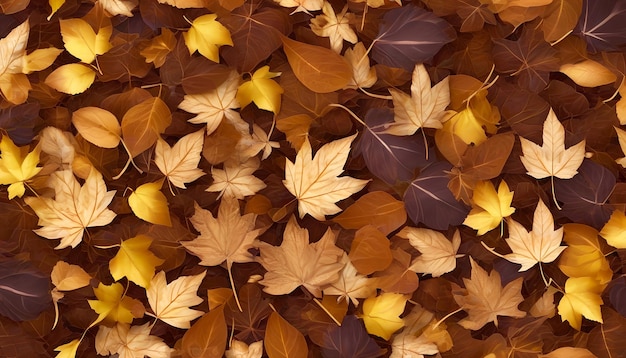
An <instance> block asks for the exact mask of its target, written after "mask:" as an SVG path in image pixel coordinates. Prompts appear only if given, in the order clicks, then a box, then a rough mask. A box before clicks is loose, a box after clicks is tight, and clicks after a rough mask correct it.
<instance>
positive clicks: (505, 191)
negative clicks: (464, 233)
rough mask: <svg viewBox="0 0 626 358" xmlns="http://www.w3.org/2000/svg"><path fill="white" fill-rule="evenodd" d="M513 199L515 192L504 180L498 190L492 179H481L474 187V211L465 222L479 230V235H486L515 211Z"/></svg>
mask: <svg viewBox="0 0 626 358" xmlns="http://www.w3.org/2000/svg"><path fill="white" fill-rule="evenodd" d="M512 201H513V192H512V191H510V190H509V186H508V185H507V184H506V182H505V181H504V180H502V181H501V182H500V185H499V186H498V192H496V188H495V187H494V186H493V183H492V182H491V181H480V182H478V183H476V186H475V187H474V195H473V196H472V202H473V208H472V211H470V213H469V214H468V215H467V217H466V218H465V221H464V222H463V224H464V225H467V226H469V227H471V228H472V229H474V230H478V235H484V234H486V233H487V232H488V231H491V230H493V229H495V228H496V227H498V226H499V225H500V223H501V222H502V220H503V219H504V218H506V217H509V216H511V215H512V214H513V213H514V212H515V208H514V207H512V206H511V202H512Z"/></svg>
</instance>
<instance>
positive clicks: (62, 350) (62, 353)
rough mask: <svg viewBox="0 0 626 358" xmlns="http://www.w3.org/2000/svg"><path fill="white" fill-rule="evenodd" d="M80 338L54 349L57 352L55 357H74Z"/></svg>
mask: <svg viewBox="0 0 626 358" xmlns="http://www.w3.org/2000/svg"><path fill="white" fill-rule="evenodd" d="M79 344H80V339H78V338H76V339H74V340H72V341H71V342H69V343H65V344H62V345H60V346H58V347H56V348H55V349H54V351H55V352H59V354H57V355H56V357H55V358H74V357H76V352H77V351H78V345H79Z"/></svg>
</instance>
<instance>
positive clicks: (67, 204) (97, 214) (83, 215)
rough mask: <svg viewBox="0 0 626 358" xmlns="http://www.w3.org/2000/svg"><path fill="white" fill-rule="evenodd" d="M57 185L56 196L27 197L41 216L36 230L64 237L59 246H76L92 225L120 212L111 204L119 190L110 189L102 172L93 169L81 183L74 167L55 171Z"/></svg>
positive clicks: (54, 185) (52, 179) (52, 180)
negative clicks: (112, 207)
mask: <svg viewBox="0 0 626 358" xmlns="http://www.w3.org/2000/svg"><path fill="white" fill-rule="evenodd" d="M48 186H49V187H51V188H53V189H54V192H55V197H54V199H51V198H48V197H28V198H25V199H24V201H25V202H26V204H28V205H29V206H30V207H31V208H32V209H33V210H34V211H35V214H37V216H38V217H39V222H38V225H40V226H43V227H42V228H40V229H37V230H35V233H37V235H39V236H42V237H45V238H47V239H61V242H60V243H59V245H58V246H57V247H56V249H62V248H65V247H68V246H71V247H76V246H77V245H78V244H80V242H81V241H82V239H83V233H84V232H85V229H86V228H88V227H94V226H104V225H108V224H110V223H111V221H113V219H115V216H116V214H115V213H114V212H113V211H111V210H109V209H108V208H107V205H108V204H109V203H110V202H111V200H113V197H114V196H115V190H112V191H107V188H106V185H105V183H104V179H102V174H100V172H98V171H97V170H95V169H93V168H92V169H91V171H90V172H89V176H88V177H87V179H86V180H85V183H84V184H83V186H82V187H81V186H80V184H79V183H78V181H77V180H76V178H75V177H74V174H72V171H71V170H63V171H57V172H54V173H53V174H52V175H51V176H50V179H49V180H48Z"/></svg>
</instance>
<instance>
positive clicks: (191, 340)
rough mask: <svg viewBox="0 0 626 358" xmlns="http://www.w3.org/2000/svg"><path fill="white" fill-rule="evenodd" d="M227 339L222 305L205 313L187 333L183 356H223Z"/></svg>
mask: <svg viewBox="0 0 626 358" xmlns="http://www.w3.org/2000/svg"><path fill="white" fill-rule="evenodd" d="M229 291H230V290H229ZM227 339H228V328H227V327H226V319H225V318H224V306H220V307H218V308H216V309H213V310H211V311H209V312H207V313H205V314H204V316H202V317H201V318H200V319H199V320H198V321H197V322H196V323H194V324H193V326H191V328H190V329H189V330H188V331H187V332H186V333H185V335H184V336H183V340H182V351H183V357H184V358H187V357H190V358H201V357H202V358H204V357H206V358H213V357H215V358H219V357H222V356H223V354H224V351H225V350H226V341H227Z"/></svg>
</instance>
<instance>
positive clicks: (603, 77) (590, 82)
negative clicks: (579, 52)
mask: <svg viewBox="0 0 626 358" xmlns="http://www.w3.org/2000/svg"><path fill="white" fill-rule="evenodd" d="M559 71H560V72H562V73H564V74H566V75H567V76H568V77H569V78H571V79H572V81H574V82H575V83H576V84H577V85H579V86H583V87H598V86H602V85H608V84H611V83H613V82H615V81H616V80H617V77H616V76H615V74H614V73H613V72H611V71H610V70H609V69H608V68H606V67H604V66H603V65H602V64H600V63H599V62H596V61H593V60H584V61H581V62H578V63H574V64H572V63H566V64H564V65H562V66H561V68H560V69H559Z"/></svg>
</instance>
